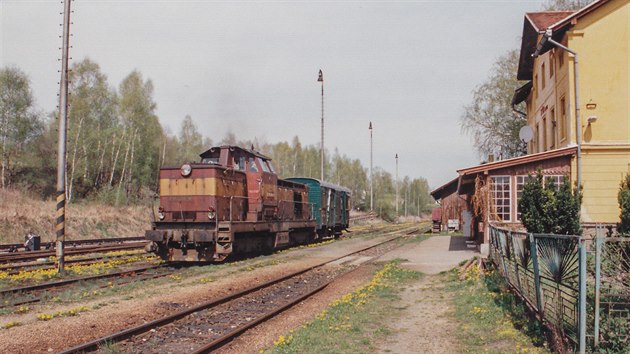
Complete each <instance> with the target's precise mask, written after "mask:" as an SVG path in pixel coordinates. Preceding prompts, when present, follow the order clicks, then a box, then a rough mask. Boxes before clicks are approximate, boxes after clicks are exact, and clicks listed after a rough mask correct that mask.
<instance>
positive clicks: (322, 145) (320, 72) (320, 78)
mask: <svg viewBox="0 0 630 354" xmlns="http://www.w3.org/2000/svg"><path fill="white" fill-rule="evenodd" d="M317 81H318V82H321V83H322V140H321V146H320V150H321V151H320V152H321V155H322V179H321V180H322V182H324V73H323V72H322V69H319V76H318V77H317Z"/></svg>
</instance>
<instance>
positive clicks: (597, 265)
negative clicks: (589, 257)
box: [593, 225, 603, 348]
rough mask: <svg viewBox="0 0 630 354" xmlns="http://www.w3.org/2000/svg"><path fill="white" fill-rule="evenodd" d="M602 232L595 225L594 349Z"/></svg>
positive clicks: (597, 323)
mask: <svg viewBox="0 0 630 354" xmlns="http://www.w3.org/2000/svg"><path fill="white" fill-rule="evenodd" d="M602 231H603V230H602V225H597V232H596V234H595V316H594V317H595V326H594V327H595V331H594V332H595V333H594V339H593V346H594V348H597V347H598V346H599V300H600V290H601V281H602V266H601V260H602V259H601V252H602V241H603V235H602Z"/></svg>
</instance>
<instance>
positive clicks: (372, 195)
mask: <svg viewBox="0 0 630 354" xmlns="http://www.w3.org/2000/svg"><path fill="white" fill-rule="evenodd" d="M368 129H369V130H370V211H374V177H373V175H372V156H373V155H372V151H373V150H372V147H373V145H372V122H370V127H369V128H368Z"/></svg>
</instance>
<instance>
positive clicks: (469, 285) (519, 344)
mask: <svg viewBox="0 0 630 354" xmlns="http://www.w3.org/2000/svg"><path fill="white" fill-rule="evenodd" d="M442 276H443V277H445V278H446V281H447V282H448V284H447V287H446V288H447V289H448V291H450V292H452V293H453V295H454V296H453V298H454V301H455V313H454V317H455V319H456V320H457V322H458V323H460V325H459V331H457V335H458V339H459V341H460V343H461V344H462V346H463V347H464V351H465V352H469V353H506V352H509V353H549V351H548V350H547V349H546V343H545V339H544V335H543V332H542V328H541V327H540V325H539V324H538V322H537V321H535V320H533V319H532V320H530V319H529V317H528V316H527V314H526V311H525V307H524V305H523V304H521V303H519V302H518V301H517V299H516V298H515V297H514V295H513V294H512V293H511V292H510V291H509V290H508V288H507V285H506V284H505V283H504V281H503V280H502V278H501V277H500V275H498V274H497V273H496V272H494V271H486V272H484V271H482V270H480V269H479V267H477V266H472V267H470V268H469V270H468V271H467V272H466V273H465V274H463V277H464V280H459V274H458V273H457V272H456V271H454V272H449V273H447V274H443V275H442Z"/></svg>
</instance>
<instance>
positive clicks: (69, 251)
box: [0, 241, 146, 264]
mask: <svg viewBox="0 0 630 354" xmlns="http://www.w3.org/2000/svg"><path fill="white" fill-rule="evenodd" d="M145 245H146V241H131V242H125V243H120V242H117V243H115V244H109V245H108V244H99V245H90V246H81V247H78V246H77V247H74V248H64V254H65V255H67V256H71V255H80V254H89V253H103V252H111V251H122V250H133V249H140V248H143V247H144V246H145ZM55 255H56V253H55V250H54V249H51V250H43V251H32V252H26V251H22V252H13V253H1V254H0V264H7V263H15V262H29V261H37V260H38V259H41V258H48V257H54V256H55Z"/></svg>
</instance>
